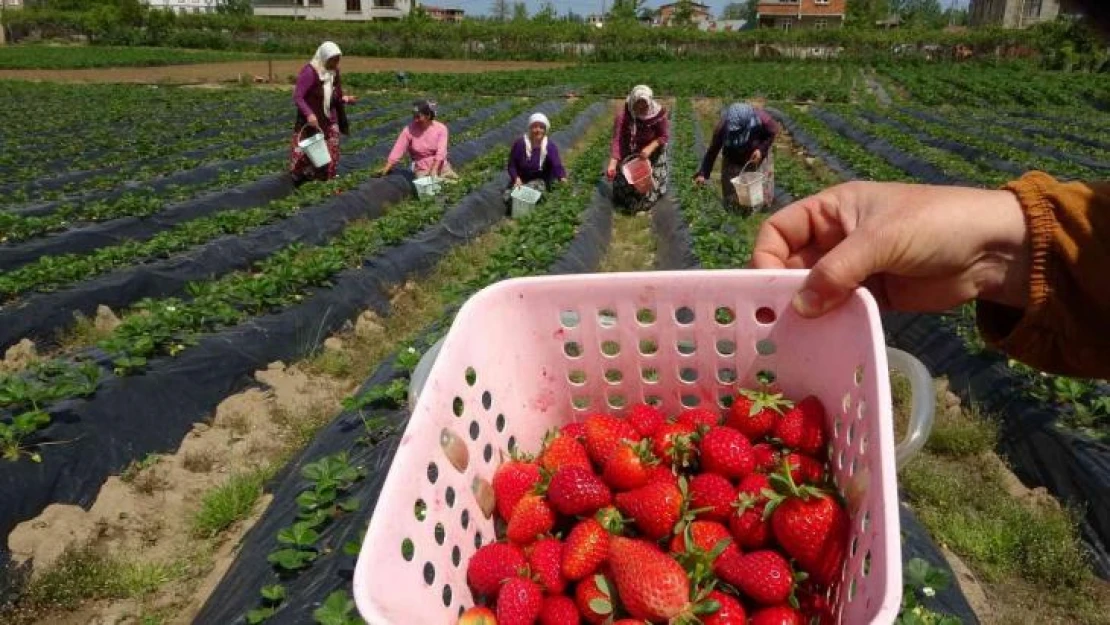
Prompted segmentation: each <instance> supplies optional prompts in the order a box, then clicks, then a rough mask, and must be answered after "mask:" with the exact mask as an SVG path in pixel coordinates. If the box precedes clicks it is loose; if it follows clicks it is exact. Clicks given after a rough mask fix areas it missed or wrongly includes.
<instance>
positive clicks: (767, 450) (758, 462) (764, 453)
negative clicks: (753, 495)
mask: <svg viewBox="0 0 1110 625" xmlns="http://www.w3.org/2000/svg"><path fill="white" fill-rule="evenodd" d="M752 456H753V457H754V458H755V470H756V472H757V473H773V472H775V471H776V470H778V468H779V467H781V466H782V462H780V461H779V452H778V450H777V449H775V448H774V447H773V446H772V445H771V444H770V443H756V444H755V445H752Z"/></svg>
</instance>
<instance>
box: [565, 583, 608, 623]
mask: <svg viewBox="0 0 1110 625" xmlns="http://www.w3.org/2000/svg"><path fill="white" fill-rule="evenodd" d="M574 604H575V605H576V606H578V612H579V614H581V615H582V618H584V619H585V620H586V622H587V623H590V624H591V625H601V623H604V622H606V621H607V620H609V619H610V618H612V616H613V614H614V612H615V611H616V610H615V608H616V599H615V598H614V597H613V580H612V578H611V577H606V576H605V575H601V574H598V575H594V576H592V577H587V578H586V579H584V580H582V581H581V582H579V584H578V586H577V587H576V588H575V589H574Z"/></svg>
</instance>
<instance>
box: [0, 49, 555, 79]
mask: <svg viewBox="0 0 1110 625" xmlns="http://www.w3.org/2000/svg"><path fill="white" fill-rule="evenodd" d="M306 61H307V59H306V60H296V59H292V60H289V59H287V60H274V61H230V62H227V63H198V64H196V65H169V66H165V67H109V68H93V69H58V70H26V69H7V70H0V79H24V80H44V81H49V82H86V83H87V82H94V83H98V82H109V83H110V82H129V83H162V84H197V83H211V82H228V81H238V80H247V81H253V80H254V79H255V77H260V78H267V77H268V76H269V75H270V68H271V65H272V67H273V76H274V81H275V82H287V81H288V80H290V79H291V78H292V77H293V76H295V75H296V74H297V72H299V71H300V69H301V67H303V66H304V64H305V62H306ZM565 66H566V64H565V63H541V62H532V61H464V60H458V59H388V58H371V57H358V56H352V57H345V58H344V59H343V71H345V72H392V71H401V70H403V71H406V72H436V73H447V74H471V73H476V72H499V71H510V70H518V69H546V68H558V67H565Z"/></svg>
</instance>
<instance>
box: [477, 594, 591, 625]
mask: <svg viewBox="0 0 1110 625" xmlns="http://www.w3.org/2000/svg"><path fill="white" fill-rule="evenodd" d="M581 622H582V617H580V616H579V615H578V608H577V607H575V605H574V600H573V599H571V598H570V597H564V596H562V595H559V596H555V597H547V598H546V599H544V600H543V608H542V609H540V625H579V624H580V623H581ZM494 625H496V624H494Z"/></svg>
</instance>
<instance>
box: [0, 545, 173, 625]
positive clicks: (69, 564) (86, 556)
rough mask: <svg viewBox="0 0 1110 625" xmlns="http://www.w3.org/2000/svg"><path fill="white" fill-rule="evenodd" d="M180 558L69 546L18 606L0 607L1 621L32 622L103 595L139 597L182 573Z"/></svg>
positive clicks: (27, 591) (77, 606)
mask: <svg viewBox="0 0 1110 625" xmlns="http://www.w3.org/2000/svg"><path fill="white" fill-rule="evenodd" d="M184 570H185V567H184V565H183V564H180V563H171V564H163V563H149V562H142V563H140V562H131V561H129V560H127V559H125V558H122V557H120V556H117V555H114V554H106V553H102V552H100V551H98V550H96V549H94V548H92V547H90V546H87V545H85V546H81V547H74V548H69V549H66V551H65V552H64V553H62V555H61V556H60V557H59V558H58V560H57V561H56V562H55V563H54V564H53V565H51V566H50V567H49V568H47V569H46V570H44V571H43V572H42V573H41V574H39V575H38V576H37V577H35V579H34V581H32V582H31V584H30V585H29V586H28V587H27V589H26V592H25V594H24V595H23V597H21V600H20V603H19V605H18V607H15V606H11V605H9V606H0V622H4V623H9V624H11V625H16V624H21V623H31V622H35V621H37V620H38V617H39V616H41V615H42V614H44V613H46V612H49V611H53V610H75V609H77V608H79V607H80V606H81V605H82V604H83V603H85V602H87V601H92V600H98V599H136V598H142V597H144V596H146V595H149V594H151V593H153V592H155V591H157V590H158V589H159V588H161V587H162V586H163V585H165V584H167V583H169V582H172V581H174V580H175V579H178V578H180V577H181V576H182V575H183V574H184Z"/></svg>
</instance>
